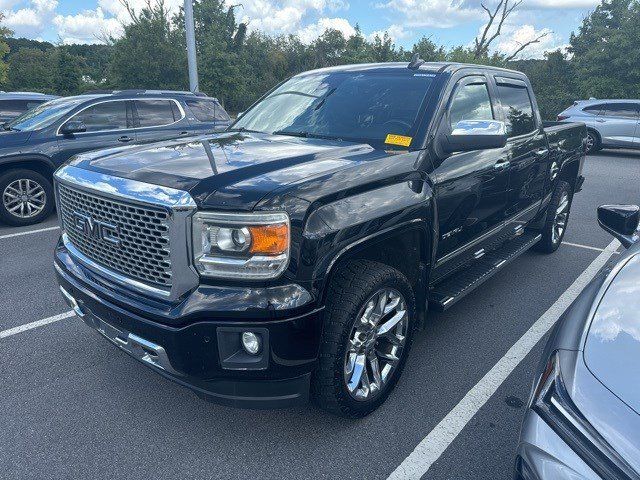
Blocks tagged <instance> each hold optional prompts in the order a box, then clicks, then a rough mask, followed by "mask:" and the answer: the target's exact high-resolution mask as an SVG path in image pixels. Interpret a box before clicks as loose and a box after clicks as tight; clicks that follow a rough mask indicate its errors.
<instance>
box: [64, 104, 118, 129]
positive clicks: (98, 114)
mask: <svg viewBox="0 0 640 480" xmlns="http://www.w3.org/2000/svg"><path fill="white" fill-rule="evenodd" d="M73 119H74V120H80V121H81V122H83V123H84V124H85V126H86V127H87V132H100V131H104V130H123V129H126V128H127V108H126V103H125V102H105V103H98V104H97V105H94V106H92V107H89V108H87V109H86V110H83V111H82V112H80V113H79V114H78V115H76V116H75V117H73Z"/></svg>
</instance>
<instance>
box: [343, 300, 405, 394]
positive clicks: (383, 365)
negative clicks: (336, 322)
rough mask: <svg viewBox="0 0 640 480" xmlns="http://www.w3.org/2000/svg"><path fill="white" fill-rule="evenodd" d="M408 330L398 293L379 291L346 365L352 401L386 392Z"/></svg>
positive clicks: (352, 339)
mask: <svg viewBox="0 0 640 480" xmlns="http://www.w3.org/2000/svg"><path fill="white" fill-rule="evenodd" d="M408 326H409V318H408V313H407V303H406V301H405V299H404V297H403V296H402V295H401V294H400V293H399V292H398V291H397V290H394V289H392V288H384V289H380V290H378V291H377V292H376V293H374V294H373V295H372V296H371V297H370V298H369V300H367V302H365V304H364V306H363V307H362V309H361V310H360V312H359V314H358V317H357V318H356V322H355V324H354V326H353V328H352V330H351V334H350V336H349V344H348V347H347V352H346V354H345V361H344V380H345V383H346V385H347V390H348V391H349V393H350V395H351V396H352V397H353V398H355V399H356V400H360V401H364V400H370V399H371V398H373V397H375V396H377V395H379V394H380V392H382V391H383V389H384V387H385V386H386V385H387V384H388V383H389V381H390V380H391V378H392V376H393V375H394V373H395V371H396V368H397V366H398V364H399V362H400V359H401V358H402V352H403V350H404V347H405V344H406V340H407V332H408Z"/></svg>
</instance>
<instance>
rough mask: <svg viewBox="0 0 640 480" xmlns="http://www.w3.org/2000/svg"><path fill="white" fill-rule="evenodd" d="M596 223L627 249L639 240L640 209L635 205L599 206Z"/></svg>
mask: <svg viewBox="0 0 640 480" xmlns="http://www.w3.org/2000/svg"><path fill="white" fill-rule="evenodd" d="M598 223H599V224H600V226H601V227H602V228H603V229H604V230H606V231H607V232H609V233H610V234H611V235H613V236H614V237H616V238H617V239H618V240H620V243H622V245H623V246H624V248H629V247H630V246H631V245H633V244H634V243H636V242H637V241H638V239H639V238H640V237H639V235H640V232H639V231H638V225H639V224H640V207H638V206H637V205H601V206H599V207H598Z"/></svg>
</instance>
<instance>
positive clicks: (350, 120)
mask: <svg viewBox="0 0 640 480" xmlns="http://www.w3.org/2000/svg"><path fill="white" fill-rule="evenodd" d="M432 81H433V78H432V77H431V76H427V75H426V74H414V72H413V71H411V70H409V69H405V70H403V71H393V72H366V71H361V72H323V73H312V74H303V75H300V76H297V77H293V78H292V79H290V80H288V81H286V82H285V83H283V84H282V85H280V86H279V87H278V88H276V89H275V90H274V91H273V92H271V93H270V94H269V95H268V96H267V97H266V98H264V99H263V100H262V101H261V102H260V103H258V104H257V105H256V106H254V107H253V108H252V109H250V110H249V111H247V112H246V113H245V114H244V115H243V116H242V117H241V118H240V119H239V120H238V121H237V122H236V123H235V125H234V128H245V129H249V130H257V131H261V132H268V133H278V134H282V135H299V136H300V135H303V136H320V137H327V138H340V139H343V140H350V141H360V142H366V143H370V144H371V145H374V146H376V147H383V146H384V144H385V141H386V139H389V138H398V137H391V136H393V135H396V136H405V137H409V138H408V139H405V140H408V143H409V145H410V146H412V145H411V138H410V137H411V136H412V135H413V134H414V132H415V131H416V129H417V121H418V116H419V113H420V111H421V110H420V109H421V106H422V102H423V100H424V98H425V96H426V95H427V91H428V90H429V87H430V85H431V82H432ZM394 144H395V143H394ZM404 146H406V145H404Z"/></svg>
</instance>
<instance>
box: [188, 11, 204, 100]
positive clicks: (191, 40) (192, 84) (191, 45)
mask: <svg viewBox="0 0 640 480" xmlns="http://www.w3.org/2000/svg"><path fill="white" fill-rule="evenodd" d="M184 23H185V31H186V32H187V62H188V63H189V89H190V90H191V91H192V92H197V91H198V90H199V89H200V87H199V85H198V60H197V59H196V32H195V26H194V22H193V0H184Z"/></svg>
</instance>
